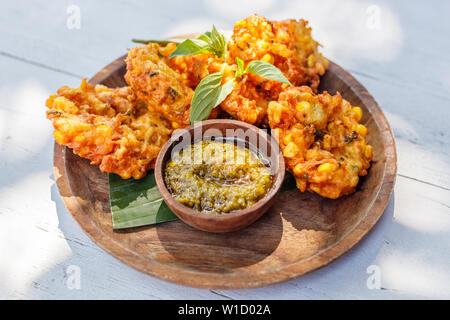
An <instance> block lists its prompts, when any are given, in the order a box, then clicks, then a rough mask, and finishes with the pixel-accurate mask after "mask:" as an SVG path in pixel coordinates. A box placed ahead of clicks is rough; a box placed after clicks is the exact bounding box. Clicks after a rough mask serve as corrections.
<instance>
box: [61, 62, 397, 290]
mask: <svg viewBox="0 0 450 320" xmlns="http://www.w3.org/2000/svg"><path fill="white" fill-rule="evenodd" d="M125 56H126V55H124V56H121V57H119V58H118V59H116V60H114V61H113V62H111V63H110V64H108V65H107V66H106V67H104V68H103V69H102V70H101V71H99V72H98V73H97V74H96V75H94V77H92V78H91V79H90V80H89V82H90V83H93V84H97V83H100V82H102V81H103V80H104V79H105V78H106V77H107V76H108V75H109V74H111V72H112V71H117V70H118V69H120V68H123V67H124V65H125V62H124V57H125ZM328 69H329V70H331V69H333V70H334V71H335V72H336V73H339V74H341V75H344V76H345V77H344V78H342V79H341V80H342V81H344V82H345V83H346V84H347V85H348V86H349V87H350V88H351V89H352V90H353V91H354V93H355V95H356V96H357V97H358V98H359V99H361V101H362V102H363V103H364V104H365V105H366V106H367V108H368V109H369V110H370V113H371V115H372V117H373V120H374V121H375V122H376V123H377V126H378V127H379V129H380V136H381V137H382V139H383V143H384V146H385V149H384V150H385V157H386V158H385V161H384V162H385V163H384V166H385V169H384V175H383V178H382V180H381V184H380V187H379V190H378V193H377V195H376V197H375V198H374V200H373V202H372V204H371V206H370V207H369V208H367V213H366V215H365V216H364V217H363V218H362V219H361V220H360V221H359V222H358V223H357V224H356V225H355V226H354V227H353V228H352V229H351V230H349V231H348V232H347V233H346V234H345V235H343V236H342V238H341V239H340V240H339V241H337V242H335V243H334V244H332V245H331V246H330V247H327V248H325V249H323V250H321V251H319V252H317V253H316V254H315V255H313V256H311V257H308V258H306V259H303V260H300V261H298V262H295V263H291V264H289V265H284V266H282V267H280V268H278V269H275V270H271V271H270V274H269V272H268V271H264V272H262V274H261V275H260V276H259V277H258V274H260V273H254V276H253V277H252V279H248V275H247V278H246V279H243V278H242V277H240V276H239V274H238V273H233V274H222V273H221V274H220V275H221V277H217V275H218V273H214V272H203V271H191V270H186V269H180V268H177V267H174V266H171V265H167V264H161V263H159V262H157V261H151V260H147V259H144V258H143V257H141V256H139V255H137V254H136V253H134V252H132V251H130V250H129V249H127V248H125V247H123V246H122V245H121V244H120V243H119V242H117V241H115V240H114V239H112V238H110V237H109V236H108V235H106V234H105V233H104V232H103V231H102V230H101V229H100V228H99V227H98V226H97V225H96V224H95V223H94V222H93V221H92V220H91V219H90V218H89V216H88V215H86V214H85V213H84V211H83V208H82V204H81V203H80V202H79V201H78V199H77V197H75V196H72V194H73V193H72V190H71V187H70V182H69V180H68V176H67V171H66V152H67V150H68V148H67V147H65V146H61V145H59V144H58V143H56V142H55V143H54V154H53V162H54V175H55V181H56V184H57V187H58V191H59V193H60V195H61V198H62V199H63V202H64V204H65V206H66V208H67V209H68V211H69V212H70V213H71V215H72V217H73V218H74V219H75V220H76V221H77V223H78V225H79V226H80V227H81V229H82V230H83V231H84V232H85V233H86V234H87V235H88V236H89V237H90V238H91V240H93V241H94V242H95V243H96V244H97V245H98V246H99V247H101V248H102V249H103V250H105V251H106V252H108V253H109V254H110V255H112V256H113V257H115V258H116V259H118V260H120V261H121V262H123V263H125V264H127V265H128V266H131V267H132V268H134V269H136V270H138V271H141V272H143V273H146V274H149V275H151V276H154V277H156V278H158V279H161V280H165V281H169V282H172V283H176V284H179V285H185V286H189V287H195V288H204V289H250V288H258V287H264V286H269V285H274V284H277V283H281V282H285V281H289V280H292V279H295V278H298V277H301V276H303V275H305V274H307V273H309V272H312V271H315V270H317V269H319V268H322V267H324V266H326V265H328V264H329V263H331V262H332V261H334V260H336V259H337V258H339V257H340V256H342V255H343V254H344V253H345V252H347V251H349V250H350V249H352V248H353V247H354V246H355V245H356V244H357V243H358V242H359V241H361V239H362V238H363V237H364V236H366V235H367V234H368V233H369V232H370V230H372V228H373V226H374V225H375V224H376V223H377V221H378V220H379V218H380V217H381V216H382V215H383V213H384V212H385V210H386V207H387V205H388V203H389V201H390V198H391V195H392V192H393V189H394V185H395V180H396V174H397V152H396V145H395V140H394V136H393V134H392V129H391V127H390V125H389V123H388V121H387V119H386V117H385V115H384V114H383V112H382V110H381V108H380V107H379V105H378V104H377V102H376V101H375V99H374V98H373V97H372V95H371V94H370V93H369V92H368V91H367V90H366V88H365V87H364V86H363V85H362V84H361V83H360V82H358V81H357V80H356V79H355V78H354V77H353V76H352V75H351V74H350V73H349V72H347V71H346V70H344V69H343V68H341V67H340V66H338V65H337V64H335V63H333V62H332V61H330V64H329V68H328ZM106 71H108V72H106ZM66 194H68V195H69V196H65V195H66ZM138 262H139V263H138ZM168 268H169V269H173V272H168ZM193 275H195V277H192V276H193ZM214 278H216V279H219V280H218V281H217V280H214ZM225 279H226V281H225Z"/></svg>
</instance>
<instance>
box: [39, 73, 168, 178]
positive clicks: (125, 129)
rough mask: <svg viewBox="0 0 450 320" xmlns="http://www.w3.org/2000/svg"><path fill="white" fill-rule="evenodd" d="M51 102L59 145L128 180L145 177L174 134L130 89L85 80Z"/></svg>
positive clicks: (51, 111) (66, 89)
mask: <svg viewBox="0 0 450 320" xmlns="http://www.w3.org/2000/svg"><path fill="white" fill-rule="evenodd" d="M46 105H47V107H48V108H49V110H48V111H47V118H48V119H50V120H51V121H52V123H53V126H54V128H55V132H54V134H53V135H54V137H55V140H56V141H57V142H58V143H59V144H61V145H65V146H68V147H69V148H71V149H73V151H74V153H75V154H77V155H79V156H80V157H83V158H87V159H89V160H90V161H91V164H95V165H100V170H101V171H104V172H111V173H116V174H118V175H120V176H121V177H122V178H124V179H128V178H130V177H133V178H135V179H140V178H142V177H143V176H145V175H146V173H147V170H148V169H150V168H153V166H154V161H155V159H156V157H157V156H158V153H159V151H160V150H161V148H162V146H163V145H164V143H165V142H166V141H167V140H168V139H169V137H170V135H171V133H172V128H171V125H170V122H169V121H167V120H165V119H164V118H162V116H161V115H160V114H157V113H152V112H150V111H148V110H147V107H146V105H145V104H143V103H142V102H140V101H138V100H137V97H136V95H135V94H134V93H133V91H132V90H131V88H130V87H124V88H117V89H109V88H107V87H105V86H102V85H97V86H95V87H94V86H92V85H91V84H89V83H87V82H86V79H83V80H82V82H81V86H80V88H76V89H71V88H68V87H62V88H60V89H59V90H58V93H57V94H55V95H52V96H50V97H49V98H48V100H47V102H46Z"/></svg>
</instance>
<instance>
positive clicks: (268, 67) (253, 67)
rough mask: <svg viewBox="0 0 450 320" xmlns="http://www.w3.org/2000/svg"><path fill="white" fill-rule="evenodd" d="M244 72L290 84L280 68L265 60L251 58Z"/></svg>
mask: <svg viewBox="0 0 450 320" xmlns="http://www.w3.org/2000/svg"><path fill="white" fill-rule="evenodd" d="M244 73H253V74H256V75H258V76H260V77H263V78H266V79H270V80H275V81H279V82H282V83H286V84H289V85H291V83H290V82H289V80H288V79H286V77H285V76H284V75H283V73H282V72H281V71H280V69H278V68H277V67H275V66H274V65H272V64H270V63H268V62H265V61H259V60H253V61H252V62H250V63H249V64H248V65H247V68H245V72H244Z"/></svg>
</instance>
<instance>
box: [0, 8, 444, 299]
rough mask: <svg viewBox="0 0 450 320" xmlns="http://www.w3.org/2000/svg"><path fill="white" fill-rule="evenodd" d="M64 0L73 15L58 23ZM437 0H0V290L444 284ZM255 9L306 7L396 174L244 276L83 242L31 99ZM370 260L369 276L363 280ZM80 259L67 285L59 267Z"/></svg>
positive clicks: (347, 288)
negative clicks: (391, 141)
mask: <svg viewBox="0 0 450 320" xmlns="http://www.w3.org/2000/svg"><path fill="white" fill-rule="evenodd" d="M70 5H77V6H78V7H79V8H80V12H81V28H80V29H72V30H70V29H68V28H67V25H66V23H67V19H68V17H69V14H68V13H67V8H68V7H69V6H70ZM449 9H450V4H449V2H448V1H444V0H442V1H433V2H425V1H408V2H406V1H396V2H391V1H376V0H373V1H365V0H363V1H356V0H350V1H321V2H320V4H319V3H316V2H314V3H313V2H312V1H288V0H285V1H279V0H257V1H245V2H244V1H240V0H227V1H223V0H204V1H189V4H188V2H187V1H169V0H166V1H146V2H144V1H137V0H133V1H106V0H102V1H87V0H85V1H77V0H70V1H58V2H53V1H51V2H50V1H44V0H40V1H35V0H33V1H30V0H27V1H24V0H23V1H19V0H17V1H1V2H0V70H1V71H0V298H3V299H87V298H90V299H103V298H106V299H131V298H134V299H183V298H185V299H266V298H267V299H405V298H406V299H416V298H438V299H449V298H450V272H449V269H450V210H449V206H450V201H449V199H450V191H449V190H450V169H449V166H450V161H449V159H450V157H449V155H450V143H449V138H450V133H449V125H448V121H449V120H450V111H449V110H450V109H449V108H450V98H449V96H450V55H449V51H450V41H449V39H450V28H449V27H450V24H449V22H448V21H449V20H448V18H447V17H446V16H445V15H446V14H447V13H448V12H449ZM255 12H256V13H259V14H262V15H265V16H268V17H270V18H274V19H277V18H289V17H295V18H300V17H303V18H306V19H308V20H310V23H311V25H312V26H313V33H314V36H315V37H316V38H317V39H318V40H319V41H320V42H321V43H322V44H323V46H324V48H323V52H324V53H325V54H326V56H327V57H329V58H330V59H332V60H333V61H335V62H337V63H338V64H339V65H341V66H343V67H344V68H346V69H348V70H350V71H351V72H352V74H353V75H354V76H355V77H356V78H357V79H358V80H359V81H361V82H362V83H363V84H364V85H365V86H366V88H367V89H368V90H369V92H371V93H372V94H373V96H374V97H375V99H376V100H377V101H378V102H379V104H380V106H381V107H382V108H383V110H384V112H385V113H386V115H387V117H388V120H389V122H390V124H391V126H392V128H393V131H394V134H395V136H396V142H397V149H398V158H399V161H398V167H399V169H398V173H399V174H398V177H397V183H396V186H395V192H394V194H393V196H392V199H391V202H390V204H389V206H388V208H387V210H386V212H385V214H384V215H383V217H382V218H381V220H380V221H379V223H378V224H377V225H376V226H375V228H374V229H373V230H372V231H371V232H370V234H369V235H368V236H367V237H366V238H365V239H364V240H363V241H361V242H360V243H359V244H358V245H357V246H356V247H355V248H353V249H352V250H351V251H349V252H348V253H347V254H345V255H344V256H343V257H341V258H340V259H338V260H337V261H335V262H334V263H332V264H331V265H329V266H327V267H325V268H323V269H321V270H318V271H316V272H313V273H311V274H309V275H307V276H305V277H302V278H300V279H296V280H293V281H289V282H286V283H283V284H279V285H275V286H271V287H266V288H261V289H253V290H233V291H227V290H215V291H212V290H200V289H192V288H188V287H182V286H178V285H174V284H170V283H166V282H163V281H160V280H158V279H155V278H152V277H150V276H147V275H144V274H141V273H139V272H137V271H135V270H134V269H132V268H130V267H128V266H126V265H124V264H122V263H121V262H119V261H118V260H116V259H115V258H113V257H112V256H110V255H108V254H107V253H105V252H104V251H102V250H101V249H100V248H99V247H98V246H97V245H96V244H95V243H93V242H92V241H91V240H90V239H89V238H88V237H87V236H86V235H85V234H84V233H83V231H82V230H81V229H80V227H79V226H78V225H77V224H76V222H75V221H74V220H73V219H72V217H71V216H70V214H69V213H68V211H67V210H66V208H65V207H64V204H63V203H62V201H61V198H60V196H59V193H58V190H57V187H56V185H55V181H54V177H53V174H52V148H53V138H52V135H51V133H52V128H51V126H50V123H49V121H48V120H46V119H45V116H44V112H45V106H44V102H45V99H46V97H47V96H48V95H49V94H51V93H54V92H55V91H56V90H57V89H58V88H59V87H60V86H61V85H69V86H77V85H78V84H79V82H80V79H81V77H90V76H92V75H93V74H95V72H96V71H97V70H99V69H100V68H102V67H103V66H104V65H106V64H107V63H109V62H110V61H112V60H113V59H115V58H117V57H118V56H120V55H122V54H123V53H124V52H125V49H126V48H127V47H130V46H133V44H132V43H131V42H130V39H131V38H132V37H136V38H161V37H164V36H169V35H175V34H180V33H187V32H195V31H199V30H205V29H208V28H210V26H211V24H212V23H214V24H215V25H216V26H218V27H219V28H222V29H231V28H232V25H233V22H235V21H237V20H239V19H241V18H243V17H245V16H247V15H249V14H251V13H255ZM371 265H375V266H378V267H379V268H380V269H379V270H380V274H381V288H380V289H373V290H372V289H369V288H368V286H367V280H368V278H369V276H370V274H368V273H367V268H368V267H369V266H371ZM70 266H78V267H79V268H80V270H81V283H80V289H76V288H75V289H69V287H70V286H69V287H68V286H67V284H68V281H67V280H68V273H67V268H68V267H70Z"/></svg>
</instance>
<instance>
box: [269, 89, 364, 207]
mask: <svg viewBox="0 0 450 320" xmlns="http://www.w3.org/2000/svg"><path fill="white" fill-rule="evenodd" d="M268 117H269V124H270V127H271V128H272V135H273V136H275V137H276V138H277V140H278V141H279V144H280V147H281V150H282V151H283V155H284V157H285V161H286V166H287V169H288V170H290V171H292V172H293V174H294V176H295V179H296V182H297V187H298V188H299V189H300V190H301V191H302V192H304V191H305V190H308V191H311V192H316V193H318V194H319V195H321V196H323V197H327V198H331V199H336V198H338V197H340V196H343V195H347V194H350V193H352V192H354V190H355V187H356V185H357V184H358V181H359V176H365V175H366V174H367V169H368V168H369V166H370V161H371V160H372V152H373V148H372V146H370V145H368V144H367V140H366V135H367V133H368V130H367V128H366V127H365V126H364V125H362V124H360V123H359V121H360V120H361V117H362V112H361V109H360V108H359V107H352V106H351V105H350V103H349V102H347V101H346V100H344V99H342V97H341V95H340V94H339V93H337V94H336V95H334V96H331V95H329V94H328V93H327V92H324V93H322V94H319V95H314V93H313V91H312V89H311V88H309V87H306V86H303V87H291V88H289V89H287V90H285V91H284V92H282V93H281V94H280V97H279V99H278V101H276V102H275V101H273V102H271V103H270V104H269V108H268Z"/></svg>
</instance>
